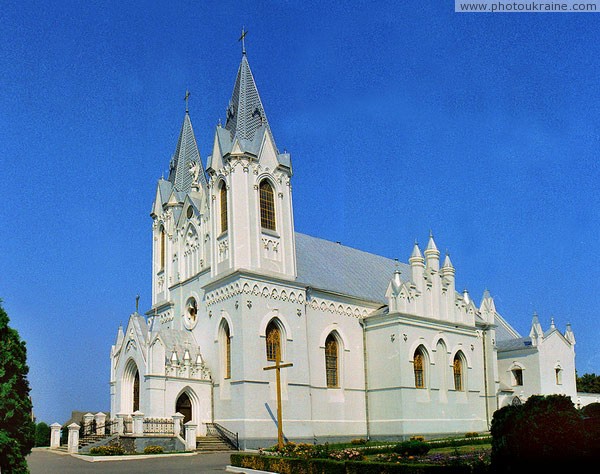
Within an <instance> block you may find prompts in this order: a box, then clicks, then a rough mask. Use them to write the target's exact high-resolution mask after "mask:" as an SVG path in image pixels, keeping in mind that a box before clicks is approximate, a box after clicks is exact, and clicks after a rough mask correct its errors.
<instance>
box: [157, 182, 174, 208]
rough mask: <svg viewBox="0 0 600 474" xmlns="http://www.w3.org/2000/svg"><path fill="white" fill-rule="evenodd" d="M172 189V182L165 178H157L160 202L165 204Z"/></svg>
mask: <svg viewBox="0 0 600 474" xmlns="http://www.w3.org/2000/svg"><path fill="white" fill-rule="evenodd" d="M172 189H173V184H172V183H171V182H170V181H167V180H166V179H163V178H161V179H159V180H158V191H159V193H160V203H161V204H165V203H166V202H167V201H168V200H169V197H170V196H171V190H172Z"/></svg>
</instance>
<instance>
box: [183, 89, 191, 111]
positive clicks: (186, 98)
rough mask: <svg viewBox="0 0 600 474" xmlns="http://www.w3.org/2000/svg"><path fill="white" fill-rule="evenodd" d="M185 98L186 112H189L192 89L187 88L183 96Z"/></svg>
mask: <svg viewBox="0 0 600 474" xmlns="http://www.w3.org/2000/svg"><path fill="white" fill-rule="evenodd" d="M183 100H185V113H186V114H187V113H188V112H189V111H190V110H189V109H188V101H189V100H190V91H189V90H187V89H186V90H185V97H184V98H183Z"/></svg>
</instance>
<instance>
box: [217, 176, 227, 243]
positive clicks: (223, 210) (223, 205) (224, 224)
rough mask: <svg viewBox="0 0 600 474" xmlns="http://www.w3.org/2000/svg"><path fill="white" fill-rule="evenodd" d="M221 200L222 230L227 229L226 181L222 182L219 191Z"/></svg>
mask: <svg viewBox="0 0 600 474" xmlns="http://www.w3.org/2000/svg"><path fill="white" fill-rule="evenodd" d="M219 201H220V205H221V232H226V231H227V185H226V184H225V181H222V182H221V190H220V191H219Z"/></svg>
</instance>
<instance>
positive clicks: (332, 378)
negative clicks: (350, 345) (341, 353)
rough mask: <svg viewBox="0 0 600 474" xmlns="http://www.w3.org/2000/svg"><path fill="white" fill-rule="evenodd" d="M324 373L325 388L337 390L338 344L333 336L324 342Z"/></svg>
mask: <svg viewBox="0 0 600 474" xmlns="http://www.w3.org/2000/svg"><path fill="white" fill-rule="evenodd" d="M325 373H326V376H327V388H338V387H339V377H338V375H339V374H338V343H337V340H336V338H335V336H334V335H333V334H330V335H329V336H327V339H326V340H325Z"/></svg>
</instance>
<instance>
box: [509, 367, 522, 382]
mask: <svg viewBox="0 0 600 474" xmlns="http://www.w3.org/2000/svg"><path fill="white" fill-rule="evenodd" d="M512 375H513V380H512V382H513V385H523V369H521V368H520V367H515V368H514V369H513V370H512Z"/></svg>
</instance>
